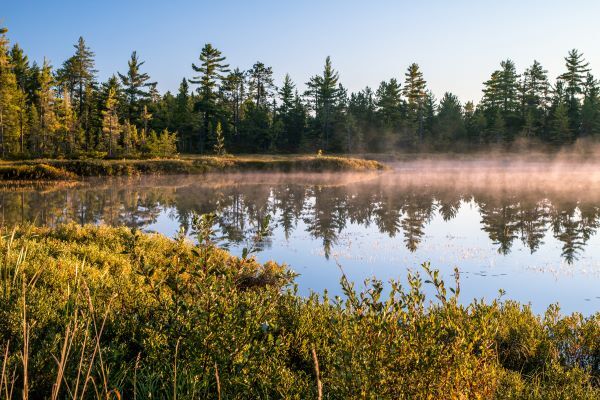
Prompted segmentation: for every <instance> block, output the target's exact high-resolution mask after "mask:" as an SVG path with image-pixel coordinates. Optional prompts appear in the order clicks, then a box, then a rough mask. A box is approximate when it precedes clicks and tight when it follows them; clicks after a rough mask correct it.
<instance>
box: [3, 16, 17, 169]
mask: <svg viewBox="0 0 600 400" xmlns="http://www.w3.org/2000/svg"><path fill="white" fill-rule="evenodd" d="M6 32H8V30H7V29H6V28H2V27H0V147H1V149H0V152H1V154H2V157H6V156H8V155H9V154H11V153H12V152H14V151H15V150H16V149H17V142H18V139H17V138H18V136H19V135H18V115H19V107H20V105H21V104H22V102H21V101H20V91H19V89H18V85H17V78H16V76H15V73H14V72H13V66H12V64H11V62H10V57H9V54H8V39H7V38H6Z"/></svg>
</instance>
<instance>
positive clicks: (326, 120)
mask: <svg viewBox="0 0 600 400" xmlns="http://www.w3.org/2000/svg"><path fill="white" fill-rule="evenodd" d="M306 86H307V87H308V90H307V91H306V93H305V95H306V96H307V97H308V99H309V104H310V106H311V107H312V109H313V111H314V112H315V122H316V130H317V132H318V134H317V140H318V142H319V144H320V148H321V149H323V150H328V147H329V139H330V137H331V136H332V134H333V122H334V113H335V111H336V108H337V106H338V104H339V100H340V94H341V93H340V89H339V74H338V72H337V71H336V70H334V69H333V66H332V65H331V58H330V57H329V56H328V57H327V58H326V59H325V66H324V68H323V73H322V75H315V76H313V77H312V78H310V80H309V81H308V82H307V84H306Z"/></svg>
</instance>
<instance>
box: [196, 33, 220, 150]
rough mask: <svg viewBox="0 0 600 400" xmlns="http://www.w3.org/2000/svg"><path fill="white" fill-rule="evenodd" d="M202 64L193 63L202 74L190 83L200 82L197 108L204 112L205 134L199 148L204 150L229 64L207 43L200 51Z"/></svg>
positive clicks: (200, 139) (200, 140) (201, 138)
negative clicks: (221, 83)
mask: <svg viewBox="0 0 600 400" xmlns="http://www.w3.org/2000/svg"><path fill="white" fill-rule="evenodd" d="M199 58H200V61H201V63H200V65H199V66H197V65H196V64H193V63H192V69H193V70H194V71H195V72H199V73H200V75H199V76H196V77H194V78H192V79H190V83H194V84H198V85H199V87H198V94H199V96H200V100H199V101H198V103H197V105H196V108H197V109H198V110H199V111H201V112H202V113H203V127H204V129H203V134H202V136H201V137H200V138H199V143H198V148H199V150H200V152H203V151H204V145H205V141H206V138H207V136H208V132H209V124H210V122H211V121H210V120H211V118H212V117H213V116H214V115H215V114H216V111H217V110H216V99H217V92H216V88H217V85H218V83H219V82H221V80H223V78H224V74H226V73H228V72H229V69H228V68H229V65H228V64H225V57H224V56H222V55H221V52H220V51H219V50H217V49H216V48H214V47H213V46H212V45H211V44H210V43H207V44H206V45H204V47H203V48H202V51H201V52H200V57H199Z"/></svg>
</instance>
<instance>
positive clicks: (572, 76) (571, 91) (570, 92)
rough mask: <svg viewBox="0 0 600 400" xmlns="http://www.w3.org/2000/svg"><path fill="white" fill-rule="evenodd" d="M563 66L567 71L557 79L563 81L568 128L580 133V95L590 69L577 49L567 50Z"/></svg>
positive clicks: (574, 132)
mask: <svg viewBox="0 0 600 400" xmlns="http://www.w3.org/2000/svg"><path fill="white" fill-rule="evenodd" d="M565 67H566V69H567V71H566V72H565V73H563V74H562V75H560V76H559V78H558V79H559V80H561V81H563V82H564V85H565V86H564V90H565V96H566V99H567V104H566V107H567V116H568V118H569V126H570V130H571V131H572V132H573V134H575V135H577V134H579V133H580V130H581V125H580V118H581V116H580V112H581V95H582V94H583V88H584V84H585V79H586V76H587V73H588V72H589V71H590V69H589V64H588V63H587V62H586V61H585V59H584V58H583V54H582V53H580V52H579V51H578V50H577V49H572V50H571V51H569V54H568V55H567V57H565Z"/></svg>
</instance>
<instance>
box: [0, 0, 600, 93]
mask: <svg viewBox="0 0 600 400" xmlns="http://www.w3.org/2000/svg"><path fill="white" fill-rule="evenodd" d="M599 15H600V2H598V1H583V0H570V1H566V0H565V1H555V0H546V1H542V0H521V1H513V0H504V1H499V0H498V1H492V0H489V1H488V0H479V1H476V0H473V1H464V0H453V1H447V0H446V1H443V0H440V1H434V0H422V1H404V0H396V1H392V0H390V1H385V0H370V1H365V0H363V1H356V0H302V1H301V0H296V1H292V0H272V1H270V0H254V1H248V0H246V1H243V0H238V1H234V0H219V1H202V0H196V1H192V0H190V1H184V0H170V1H164V0H163V1H155V0H145V1H141V0H121V1H113V0H103V1H91V0H77V1H71V0H55V1H47V0H37V1H32V0H0V25H4V26H6V27H7V28H8V29H9V33H8V36H9V39H10V40H11V42H12V43H14V42H18V43H19V44H20V45H21V47H23V48H24V49H25V51H26V53H27V54H28V56H29V58H30V60H36V61H38V62H41V61H42V60H43V59H44V57H46V58H48V59H49V60H50V61H51V63H52V65H54V66H56V67H58V66H60V64H62V62H63V61H64V60H65V59H66V58H68V57H69V56H70V55H72V53H73V50H74V49H73V47H72V46H73V44H74V43H75V42H76V41H77V39H78V37H79V36H83V37H84V39H85V40H86V42H87V44H88V45H89V46H90V47H91V49H92V50H93V51H94V52H95V53H96V68H97V69H98V70H99V78H100V79H101V80H104V79H106V78H107V77H109V76H110V75H112V74H113V73H116V72H117V71H119V72H125V71H126V68H127V60H128V59H129V57H130V54H131V52H132V51H133V50H136V51H137V52H138V55H139V56H140V58H141V59H142V60H145V62H146V63H145V64H144V67H143V68H144V70H145V71H146V72H148V73H149V74H150V76H151V77H152V80H154V81H158V89H159V90H160V91H161V92H164V91H167V90H171V91H176V90H177V88H178V86H179V83H180V82H181V79H182V78H184V77H186V78H189V77H191V76H193V75H194V73H193V71H192V69H191V64H192V62H197V61H198V55H199V53H200V50H201V48H202V47H203V45H204V44H205V43H212V44H213V45H214V46H216V47H217V48H218V49H219V50H221V51H222V53H223V55H225V56H226V57H227V61H228V62H229V64H230V65H231V66H232V67H240V69H248V68H250V67H251V66H252V64H254V63H255V62H256V61H261V62H263V63H265V64H266V65H269V66H272V67H273V71H274V76H275V80H276V83H279V82H281V81H282V79H283V77H284V75H285V74H286V73H289V74H290V76H291V77H292V79H293V80H294V81H295V82H296V83H297V84H298V87H299V88H300V89H301V90H302V89H303V87H304V83H305V82H307V81H308V79H309V78H310V76H312V75H315V74H318V73H320V72H321V71H322V67H323V63H324V60H325V58H326V57H327V56H331V59H332V62H333V66H334V68H335V69H336V70H338V72H339V73H340V79H341V82H342V83H343V84H344V86H345V87H346V88H347V89H349V90H350V91H358V90H360V89H362V88H364V87H365V86H370V87H372V88H373V89H376V88H377V86H378V85H379V83H380V82H381V81H382V80H388V79H390V78H392V77H395V78H397V79H399V80H400V81H401V82H402V81H404V73H405V71H406V68H407V66H408V65H409V64H411V63H413V62H416V63H418V64H419V65H420V67H421V70H422V71H423V74H424V78H425V79H426V81H427V84H428V87H429V88H430V89H431V90H432V91H433V93H434V94H435V95H436V96H437V97H438V98H440V97H441V96H442V95H443V94H444V92H446V91H450V92H452V93H454V94H456V95H458V96H459V98H460V99H461V100H462V101H463V102H464V101H468V100H474V101H476V102H477V101H478V100H479V99H480V98H481V89H482V82H484V81H485V80H487V79H488V78H489V76H490V74H491V72H492V71H493V70H494V69H497V68H498V66H499V63H500V61H501V60H504V59H507V58H511V59H512V60H513V61H514V62H515V63H516V65H517V68H518V70H519V71H520V72H522V71H523V70H524V69H525V68H526V67H527V66H529V65H530V64H531V63H532V61H533V60H534V59H536V60H538V61H540V62H541V63H542V65H543V66H544V67H545V68H546V69H547V70H548V71H549V76H550V77H551V79H552V80H554V78H555V77H556V76H558V75H559V74H560V73H561V72H562V70H563V67H564V56H565V55H566V54H567V52H568V51H569V50H570V49H572V48H577V49H579V50H581V51H582V52H583V53H584V55H585V57H586V59H587V60H588V61H589V62H590V65H591V67H592V68H594V67H597V70H598V74H599V75H600V51H599V50H600V49H599V48H598V43H599V40H598V39H600V26H599V25H598V22H597V20H598V16H599Z"/></svg>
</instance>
